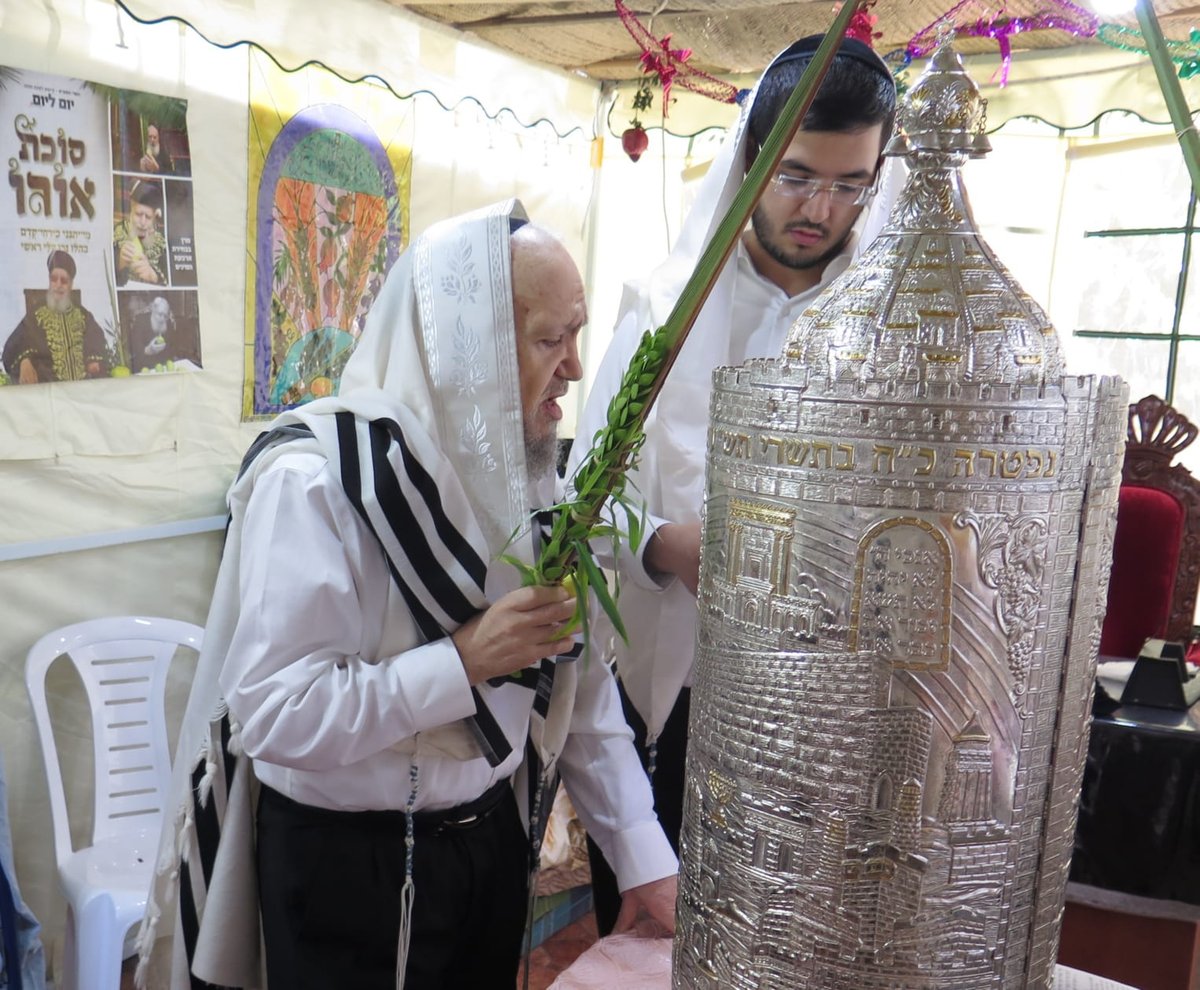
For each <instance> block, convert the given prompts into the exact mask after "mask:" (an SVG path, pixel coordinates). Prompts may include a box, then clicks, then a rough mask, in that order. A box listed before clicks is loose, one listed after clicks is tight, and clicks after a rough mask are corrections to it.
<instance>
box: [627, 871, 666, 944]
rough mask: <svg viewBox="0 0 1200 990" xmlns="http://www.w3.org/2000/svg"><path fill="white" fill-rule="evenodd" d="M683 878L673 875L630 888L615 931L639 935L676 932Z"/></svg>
mask: <svg viewBox="0 0 1200 990" xmlns="http://www.w3.org/2000/svg"><path fill="white" fill-rule="evenodd" d="M678 887H679V878H678V877H676V876H674V875H672V876H669V877H663V878H662V879H661V880H654V881H651V882H650V883H644V884H642V885H641V886H640V887H630V888H629V889H628V890H627V891H625V894H624V895H623V896H622V898H621V911H620V913H619V914H618V915H617V922H616V924H615V925H614V926H613V932H614V933H617V932H629V931H632V932H635V933H636V934H638V935H646V936H659V935H674V934H675V895H676V894H677V893H678Z"/></svg>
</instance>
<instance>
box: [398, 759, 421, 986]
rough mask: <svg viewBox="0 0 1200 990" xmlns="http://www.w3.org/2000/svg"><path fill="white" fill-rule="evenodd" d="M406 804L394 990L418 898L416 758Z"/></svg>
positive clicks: (402, 970)
mask: <svg viewBox="0 0 1200 990" xmlns="http://www.w3.org/2000/svg"><path fill="white" fill-rule="evenodd" d="M408 782H409V789H408V801H407V803H406V804H405V805H404V886H403V887H401V888H400V934H399V936H398V938H397V942H396V990H404V974H405V971H406V970H407V969H408V950H409V947H410V946H411V944H412V922H413V919H412V912H413V899H414V898H415V897H416V894H417V887H416V884H415V883H413V851H414V850H415V849H416V845H417V838H416V832H415V831H414V829H413V809H414V808H415V807H416V804H417V789H418V787H419V786H420V782H421V772H420V770H419V769H418V767H417V759H416V755H415V754H414V755H413V761H412V763H410V764H409V767H408Z"/></svg>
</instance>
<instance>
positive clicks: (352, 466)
mask: <svg viewBox="0 0 1200 990" xmlns="http://www.w3.org/2000/svg"><path fill="white" fill-rule="evenodd" d="M334 419H335V420H336V423H337V438H338V464H339V470H340V472H341V479H342V490H343V491H344V492H345V493H346V498H347V499H349V500H350V504H351V505H352V506H353V507H354V511H355V512H357V513H358V516H359V518H360V519H362V521H363V523H364V525H365V526H366V527H367V529H368V530H370V532H371V535H372V536H373V537H375V539H376V541H377V542H379V545H380V549H382V548H383V543H382V542H381V541H379V534H378V533H377V532H375V526H374V524H373V523H372V522H371V517H370V516H368V515H367V510H366V507H365V506H364V505H363V501H362V466H361V465H360V464H359V460H358V432H357V429H356V427H355V418H354V414H353V413H349V412H340V413H336V414H335V415H334ZM383 558H384V560H386V561H387V566H388V571H389V572H390V573H391V575H392V580H393V581H395V582H396V587H397V588H399V589H400V594H401V596H402V597H403V598H404V604H405V605H407V606H408V610H409V612H410V613H411V615H412V617H413V621H414V622H415V623H416V624H417V629H418V630H419V631H420V633H421V638H422V639H424V640H425V641H426V642H431V641H432V640H435V639H441V638H442V637H443V636H445V635H446V630H444V629H443V628H442V627H441V624H440V623H439V622H438V621H437V619H435V618H434V617H433V616H432V615H430V614H429V612H428V610H426V608H425V606H424V605H422V604H421V602H420V601H419V600H418V599H417V596H416V594H415V593H414V592H413V590H412V589H411V588H410V587H409V586H408V585H407V584H406V583H405V582H404V579H403V578H402V577H401V576H400V572H399V571H398V570H396V565H395V563H394V562H393V561H392V557H391V555H390V554H389V553H388V552H387V551H386V550H385V551H384V554H383Z"/></svg>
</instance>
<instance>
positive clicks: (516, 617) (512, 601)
mask: <svg viewBox="0 0 1200 990" xmlns="http://www.w3.org/2000/svg"><path fill="white" fill-rule="evenodd" d="M574 613H575V599H574V597H573V596H572V595H570V594H569V593H568V592H567V591H566V590H565V589H564V588H562V587H561V586H560V585H553V586H549V587H539V588H518V589H517V590H516V591H510V592H509V593H508V594H507V595H505V596H504V597H503V598H501V599H500V600H499V601H497V602H495V603H494V604H493V605H491V606H489V607H488V608H487V609H485V610H484V611H483V612H480V613H479V614H478V615H476V616H475V617H474V618H472V619H470V620H468V621H467V622H464V623H463V624H462V625H461V626H459V627H458V628H457V629H456V630H455V631H454V632H453V633H451V635H450V638H451V639H452V640H453V641H454V645H455V647H456V648H457V649H458V655H459V657H461V658H462V664H463V667H464V668H465V669H466V672H467V680H468V681H470V682H471V683H472V684H479V683H480V682H482V681H486V680H488V679H489V678H492V677H503V676H504V675H505V674H511V673H513V672H514V671H517V670H520V669H521V668H522V667H528V666H529V665H530V664H532V663H537V661H539V660H541V659H542V657H552V656H554V655H555V654H558V653H565V652H566V651H567V650H569V649H570V648H571V643H572V640H571V637H570V636H569V635H565V629H566V628H567V623H568V621H569V620H570V618H571V616H572V615H574Z"/></svg>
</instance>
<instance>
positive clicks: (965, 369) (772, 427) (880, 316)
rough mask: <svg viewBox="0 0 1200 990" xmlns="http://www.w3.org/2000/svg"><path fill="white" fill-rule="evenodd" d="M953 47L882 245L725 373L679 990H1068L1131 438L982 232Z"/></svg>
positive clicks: (714, 417) (901, 144) (938, 74)
mask: <svg viewBox="0 0 1200 990" xmlns="http://www.w3.org/2000/svg"><path fill="white" fill-rule="evenodd" d="M985 109H986V108H985V105H984V103H983V101H982V100H981V98H980V96H979V93H978V90H977V88H976V87H975V85H974V83H973V82H972V81H971V80H970V78H969V77H968V76H967V75H966V73H965V72H964V70H963V68H962V63H961V61H960V60H959V58H958V57H957V56H956V55H955V54H954V53H953V52H952V51H950V49H949V48H943V49H942V50H940V51H939V52H938V53H937V54H936V55H935V57H934V58H933V59H932V61H931V65H930V67H929V69H928V71H927V72H926V73H925V74H924V75H923V76H922V77H921V79H920V80H919V81H918V82H917V83H916V84H915V85H914V86H913V88H912V90H911V91H910V93H909V94H908V95H907V97H906V99H905V101H904V103H903V104H902V106H901V109H900V125H901V126H900V136H898V137H897V138H895V139H893V141H892V143H891V145H890V146H889V153H894V154H902V155H904V156H905V157H906V158H907V164H908V167H909V170H910V177H909V180H908V183H907V185H906V187H905V189H904V191H903V193H902V194H901V196H900V199H899V200H898V202H897V204H896V206H895V208H894V210H893V212H892V214H891V216H890V219H889V221H888V223H887V225H886V226H885V228H884V231H883V233H882V234H881V235H880V236H879V237H878V238H877V239H876V240H875V241H874V243H873V244H872V245H871V246H870V247H869V248H868V249H867V251H866V252H865V253H864V255H863V256H862V258H861V260H860V261H859V262H858V264H857V265H856V266H854V267H852V268H851V269H850V270H848V271H847V272H846V273H845V274H843V275H842V276H841V277H840V278H838V279H837V280H836V281H835V282H833V283H832V284H831V285H830V286H829V288H828V289H827V290H826V291H825V292H824V293H823V294H822V295H821V296H820V297H819V298H818V299H817V300H816V301H815V302H814V303H813V305H812V307H811V308H810V309H808V310H807V311H806V312H805V313H804V315H803V316H802V317H801V319H800V320H799V321H798V322H797V323H796V325H795V326H794V327H793V328H792V330H791V332H790V334H789V336H788V340H787V344H786V350H785V353H784V354H783V355H782V356H781V357H780V358H779V359H773V360H753V361H750V362H747V363H746V364H745V365H742V366H741V367H736V368H722V369H718V370H717V371H716V372H715V373H714V377H713V395H712V406H711V413H710V426H709V438H708V467H707V497H706V501H705V511H704V524H703V526H704V528H703V562H702V567H701V582H700V594H699V609H700V631H699V633H698V641H697V650H696V666H695V672H694V681H693V688H692V700H691V723H690V741H689V749H688V757H687V791H686V796H685V806H684V827H683V834H682V845H681V859H682V862H681V869H680V894H679V902H678V910H677V934H676V939H675V947H674V986H675V987H676V988H710V987H720V988H721V990H742V988H745V990H750V988H754V990H791V988H800V987H805V988H839V990H842V988H844V990H864V988H884V987H886V988H892V990H896V988H914V990H915V988H923V990H927V988H941V987H945V988H956V990H957V988H968V987H969V988H982V987H1012V988H1016V987H1045V986H1048V985H1049V984H1050V982H1051V978H1052V974H1053V968H1054V964H1055V956H1056V953H1057V947H1058V934H1059V927H1060V922H1061V915H1062V909H1063V899H1064V890H1065V885H1066V880H1067V868H1068V865H1069V861H1070V856H1071V848H1072V837H1073V834H1074V829H1075V818H1076V809H1077V801H1078V793H1079V787H1080V779H1081V775H1082V769H1083V762H1084V756H1085V752H1086V748H1087V736H1088V726H1089V716H1090V706H1091V698H1092V690H1093V687H1092V685H1093V676H1094V671H1095V662H1096V652H1097V646H1098V643H1099V634H1100V624H1101V620H1102V618H1103V613H1104V607H1105V601H1106V592H1107V587H1108V573H1109V566H1110V562H1111V551H1112V535H1113V529H1114V526H1115V513H1116V498H1117V489H1118V485H1119V481H1120V468H1121V457H1122V453H1123V447H1124V436H1125V421H1126V402H1127V398H1126V387H1125V386H1124V385H1123V384H1122V383H1121V382H1120V380H1119V379H1115V378H1097V377H1089V376H1083V377H1077V376H1067V375H1065V374H1064V372H1063V368H1062V359H1061V351H1060V348H1059V343H1058V339H1057V337H1056V335H1055V331H1054V329H1053V328H1052V327H1051V326H1050V325H1049V322H1048V320H1047V318H1046V315H1045V313H1044V312H1043V311H1042V310H1041V309H1040V308H1039V307H1038V305H1037V304H1036V303H1034V302H1033V300H1032V299H1030V298H1029V297H1028V296H1027V295H1026V294H1025V293H1024V292H1023V291H1022V290H1021V288H1020V287H1019V286H1018V285H1017V284H1016V283H1015V281H1014V280H1013V279H1012V277H1011V276H1010V275H1009V274H1008V273H1007V272H1006V270H1005V269H1004V267H1003V266H1002V265H1001V264H1000V262H999V261H998V260H997V259H996V258H995V256H994V255H993V254H992V252H991V250H990V249H989V248H988V247H987V245H986V244H985V243H984V242H983V240H982V239H981V238H980V236H979V234H978V232H977V231H976V229H975V226H974V222H973V220H972V217H971V213H970V210H969V208H968V205H967V201H966V198H965V196H964V194H963V190H962V184H961V178H960V169H961V166H962V165H963V164H964V162H965V160H966V159H967V157H969V156H975V155H979V154H983V153H986V151H987V150H988V148H989V145H988V142H987V138H986V137H985V136H984V134H983V126H982V122H983V117H984V113H985Z"/></svg>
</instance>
